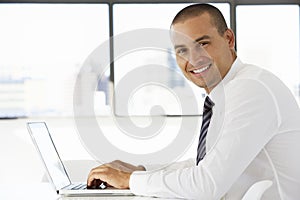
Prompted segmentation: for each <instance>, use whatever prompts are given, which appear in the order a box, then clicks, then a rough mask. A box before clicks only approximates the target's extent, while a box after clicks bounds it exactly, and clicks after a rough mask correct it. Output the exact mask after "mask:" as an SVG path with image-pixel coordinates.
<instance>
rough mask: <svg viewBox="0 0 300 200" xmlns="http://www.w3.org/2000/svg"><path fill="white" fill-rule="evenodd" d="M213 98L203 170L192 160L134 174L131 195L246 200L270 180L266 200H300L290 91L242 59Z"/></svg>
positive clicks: (297, 125) (298, 121)
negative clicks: (250, 191)
mask: <svg viewBox="0 0 300 200" xmlns="http://www.w3.org/2000/svg"><path fill="white" fill-rule="evenodd" d="M283 67H287V66H283ZM286 69H287V70H288V68H286ZM209 96H210V98H211V99H212V101H213V102H214V103H215V106H214V107H213V115H212V118H211V122H210V125H209V129H208V133H207V138H206V151H207V153H206V156H205V157H204V159H203V160H202V161H200V162H199V164H198V166H196V165H195V158H192V159H191V160H187V161H184V162H181V163H175V164H173V165H171V166H169V167H168V168H165V169H163V170H159V171H148V170H149V169H148V168H147V167H146V168H147V171H145V172H134V173H133V174H132V175H131V177H130V189H131V191H132V192H133V193H134V194H136V195H147V196H157V197H169V198H185V199H203V200H212V199H230V200H235V199H236V200H240V199H241V198H242V197H243V195H244V194H245V192H246V191H247V190H248V188H249V187H250V186H251V185H252V184H253V183H255V182H257V181H260V180H265V179H268V180H271V181H273V185H272V187H271V188H270V189H268V190H267V191H266V192H265V193H264V195H263V197H262V199H264V200H277V199H282V200H296V199H300V156H299V154H298V153H299V152H300V111H299V106H298V105H297V103H296V101H295V99H294V97H293V95H292V94H291V92H290V90H289V89H288V88H287V87H286V86H285V85H284V84H283V83H282V82H281V81H280V80H279V79H278V78H277V77H275V76H274V75H273V74H271V73H270V72H268V71H266V70H263V69H261V68H259V67H256V66H253V65H248V64H243V63H242V62H241V61H240V60H239V59H238V58H237V59H236V60H235V62H234V63H233V65H232V66H231V69H230V71H229V72H228V73H227V75H226V76H225V77H224V79H223V80H222V81H221V82H220V83H219V84H218V85H217V86H216V87H215V88H214V89H213V91H212V92H211V93H210V94H209Z"/></svg>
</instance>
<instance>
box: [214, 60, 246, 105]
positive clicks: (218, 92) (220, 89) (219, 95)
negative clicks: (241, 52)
mask: <svg viewBox="0 0 300 200" xmlns="http://www.w3.org/2000/svg"><path fill="white" fill-rule="evenodd" d="M242 65H243V63H242V61H241V60H240V59H239V58H238V57H237V58H236V59H235V61H234V62H233V64H232V65H231V67H230V69H229V71H228V72H227V74H226V75H225V77H224V78H223V79H222V80H221V81H220V83H218V85H217V86H216V87H215V88H214V89H213V90H212V91H211V92H210V94H209V95H208V96H209V97H210V99H211V100H212V101H213V102H215V103H216V101H218V100H221V99H223V98H224V86H225V85H226V84H227V83H228V82H230V81H231V80H232V79H233V78H234V77H235V75H236V73H237V72H238V71H239V69H240V68H241V67H242Z"/></svg>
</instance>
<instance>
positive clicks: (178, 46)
mask: <svg viewBox="0 0 300 200" xmlns="http://www.w3.org/2000/svg"><path fill="white" fill-rule="evenodd" d="M181 47H185V45H183V44H179V45H175V46H174V49H177V48H181Z"/></svg>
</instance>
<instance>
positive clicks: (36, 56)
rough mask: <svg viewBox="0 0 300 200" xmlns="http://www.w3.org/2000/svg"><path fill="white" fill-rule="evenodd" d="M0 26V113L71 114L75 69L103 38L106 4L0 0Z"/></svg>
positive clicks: (104, 93)
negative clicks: (5, 0) (4, 0)
mask: <svg viewBox="0 0 300 200" xmlns="http://www.w3.org/2000/svg"><path fill="white" fill-rule="evenodd" d="M0 27H1V32H0V43H1V45H0V57H1V60H0V68H1V73H0V92H1V97H0V113H1V115H2V116H1V117H14V116H17V117H18V116H36V115H44V116H45V115H46V116H47V115H48V116H49V115H55V116H64V115H71V114H72V112H73V90H74V83H75V81H76V78H77V75H78V72H79V70H80V69H81V67H82V65H83V63H84V61H85V60H86V59H87V57H89V54H91V53H92V52H93V51H94V49H95V48H97V46H98V45H100V44H101V43H102V42H104V41H107V40H108V35H109V33H108V30H109V28H108V5H106V4H0ZM108 51H109V50H108ZM96 62H98V61H96ZM94 64H98V63H94ZM92 73H93V70H92V69H91V71H90V74H92ZM104 81H107V80H104ZM103 85H105V84H101V86H103ZM106 85H107V84H106ZM98 90H99V93H100V95H96V96H97V98H98V99H97V100H98V103H99V104H101V106H98V107H101V108H105V107H106V104H107V100H106V97H107V96H108V95H107V91H108V90H107V88H103V87H99V88H98ZM101 91H102V93H101ZM82 98H84V97H82Z"/></svg>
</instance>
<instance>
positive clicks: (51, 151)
mask: <svg viewBox="0 0 300 200" xmlns="http://www.w3.org/2000/svg"><path fill="white" fill-rule="evenodd" d="M27 128H28V131H29V133H30V135H31V138H32V141H33V143H34V145H35V147H36V149H37V151H38V153H39V155H40V157H41V159H42V161H43V163H44V166H45V168H46V171H47V175H48V178H49V180H50V182H52V185H53V186H54V188H55V190H56V192H57V194H61V195H69V196H83V195H97V196H101V195H103V196H110V195H133V194H132V192H131V191H130V190H129V189H116V188H113V187H107V188H105V189H101V186H102V185H101V186H100V188H99V189H87V187H86V183H71V180H70V177H69V175H68V173H67V171H66V168H65V166H64V164H63V162H62V161H61V159H60V156H59V154H58V152H57V149H56V147H55V145H54V143H53V140H52V138H51V134H50V132H49V130H48V127H47V125H46V123H45V122H28V123H27ZM103 188H104V187H103Z"/></svg>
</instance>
